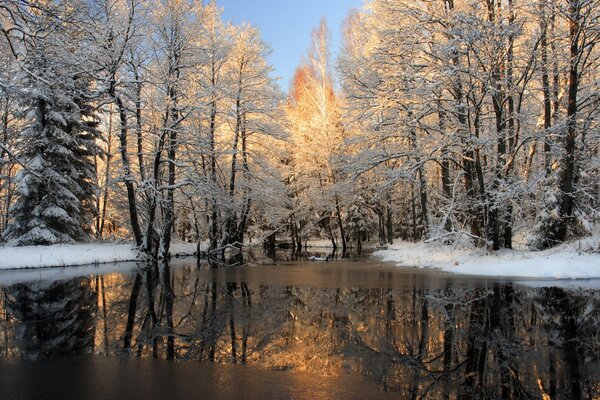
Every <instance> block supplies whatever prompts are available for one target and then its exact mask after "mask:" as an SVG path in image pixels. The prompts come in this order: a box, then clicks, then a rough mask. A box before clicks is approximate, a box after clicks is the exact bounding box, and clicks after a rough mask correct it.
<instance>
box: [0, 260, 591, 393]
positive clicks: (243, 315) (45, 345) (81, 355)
mask: <svg viewBox="0 0 600 400" xmlns="http://www.w3.org/2000/svg"><path fill="white" fill-rule="evenodd" d="M243 262H244V264H243V265H239V266H229V267H217V268H213V267H211V266H209V265H208V264H207V263H206V262H202V263H201V264H200V265H197V264H196V262H195V260H174V261H173V262H171V263H170V265H169V266H166V267H165V266H164V265H161V266H158V271H157V270H156V269H154V268H152V267H151V268H143V266H138V265H135V264H123V265H117V266H110V267H103V268H77V269H63V270H45V271H30V272H3V273H1V274H0V290H1V292H2V296H1V300H0V354H1V361H0V387H1V388H2V389H1V390H2V398H19V399H20V398H23V399H28V398H74V399H75V398H77V399H80V398H117V397H121V398H128V399H131V398H163V399H164V398H168V399H176V398H191V397H194V398H224V399H233V398H235V399H240V398H282V399H287V398H293V399H305V398H306V399H320V398H322V399H326V398H387V397H390V398H392V397H393V398H412V399H418V398H433V399H438V398H447V399H454V398H525V399H527V398H536V399H537V398H548V399H554V398H556V399H563V398H564V399H573V398H585V399H593V398H599V397H600V360H599V359H600V290H596V289H591V288H590V289H585V288H582V287H580V286H590V285H591V286H594V285H595V283H594V282H591V283H590V282H567V283H568V284H569V285H570V286H573V287H570V288H564V287H563V288H559V287H555V286H554V285H555V284H554V283H552V282H539V281H538V282H532V281H515V282H513V281H510V280H504V281H499V280H489V279H480V278H470V277H461V276H455V275H448V274H444V273H441V272H436V271H427V270H415V269H401V268H397V267H394V266H390V264H384V263H379V262H377V261H374V260H372V259H366V258H364V259H354V260H350V261H334V262H327V263H325V262H308V261H290V257H289V255H287V254H285V253H283V254H282V255H281V256H280V257H279V258H278V259H276V260H273V259H269V258H266V257H263V256H260V257H259V256H255V255H253V254H249V255H246V257H245V259H244V260H243ZM540 286H541V287H540ZM563 286H564V285H563ZM596 286H597V285H596Z"/></svg>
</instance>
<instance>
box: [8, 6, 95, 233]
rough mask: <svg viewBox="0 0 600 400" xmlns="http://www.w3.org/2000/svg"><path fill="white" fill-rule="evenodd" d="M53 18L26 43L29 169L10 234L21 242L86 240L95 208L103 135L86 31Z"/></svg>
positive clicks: (25, 156) (23, 151)
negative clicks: (96, 111)
mask: <svg viewBox="0 0 600 400" xmlns="http://www.w3.org/2000/svg"><path fill="white" fill-rule="evenodd" d="M57 7H58V11H60V5H57ZM71 12H72V11H71ZM54 15H58V14H50V13H49V14H48V15H41V16H40V17H39V19H38V20H37V21H36V23H37V24H39V26H40V29H39V30H41V31H42V30H47V31H48V34H47V35H45V36H39V37H32V38H31V39H30V40H29V41H28V42H27V44H26V49H27V53H26V56H25V60H24V64H25V68H24V74H23V79H22V86H23V93H24V96H23V97H24V102H25V109H26V113H25V114H26V120H27V122H28V123H27V126H26V128H25V129H24V131H23V132H22V137H21V141H20V152H19V156H20V158H21V160H22V161H23V162H24V165H25V166H26V167H25V168H23V169H22V170H21V171H20V172H19V174H18V176H17V182H18V191H17V200H16V201H15V203H14V204H13V206H12V207H11V210H10V214H11V221H10V223H9V226H8V227H7V229H6V231H5V232H4V238H5V239H7V240H11V241H13V243H14V244H17V245H30V244H43V245H48V244H54V243H63V242H73V241H82V240H85V239H86V238H87V237H88V235H89V233H90V229H91V221H92V217H93V215H94V212H95V211H94V210H95V199H96V194H97V184H96V173H95V167H94V157H95V156H98V155H101V151H100V149H99V147H98V146H97V144H96V140H97V139H99V136H100V134H99V131H98V130H97V125H98V121H97V119H96V118H95V115H94V109H93V107H92V105H91V103H90V101H89V97H90V96H89V94H90V85H91V80H90V79H89V78H88V75H87V73H86V68H85V67H86V65H85V61H84V59H85V56H84V55H83V54H82V52H83V50H82V49H84V47H83V46H82V43H81V41H82V40H83V38H82V37H83V36H82V35H81V34H80V33H81V32H78V31H77V30H76V29H73V25H71V24H70V22H71V21H74V20H76V19H77V18H76V17H75V16H73V15H72V14H66V15H64V16H62V19H61V22H62V23H61V25H60V27H57V25H56V23H54V22H56V21H53V19H54V18H55V17H54ZM67 32H68V33H67Z"/></svg>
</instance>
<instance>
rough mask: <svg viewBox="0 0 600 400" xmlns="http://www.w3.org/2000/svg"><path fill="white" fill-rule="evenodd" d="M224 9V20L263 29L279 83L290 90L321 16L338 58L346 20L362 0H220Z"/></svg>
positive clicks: (332, 51) (360, 4)
mask: <svg viewBox="0 0 600 400" xmlns="http://www.w3.org/2000/svg"><path fill="white" fill-rule="evenodd" d="M217 3H218V4H219V5H220V6H221V7H223V8H224V12H223V18H224V20H225V21H232V22H233V23H236V24H239V23H242V22H249V23H251V24H252V25H253V26H255V27H257V28H258V29H260V31H261V32H262V37H263V40H264V41H265V42H266V43H268V44H269V45H270V46H271V49H272V50H273V53H272V54H271V57H270V60H269V61H270V62H271V65H272V66H273V68H274V69H275V76H278V77H280V78H281V79H280V81H279V84H280V85H281V88H282V89H283V90H288V88H289V86H290V82H291V80H292V77H293V76H294V71H295V70H296V67H297V66H298V65H299V64H300V62H301V60H302V57H303V56H305V55H306V54H307V52H308V48H309V46H310V40H311V39H310V35H311V32H312V31H313V29H314V28H316V27H317V25H318V24H319V21H320V20H321V17H323V16H324V17H325V18H326V20H327V25H328V27H329V31H330V34H331V41H332V43H331V48H330V51H331V54H332V57H335V56H336V54H337V49H338V48H339V46H340V41H341V29H342V23H343V21H344V19H345V18H346V17H347V16H348V12H349V11H350V10H351V9H352V8H360V7H361V6H362V4H363V0H217Z"/></svg>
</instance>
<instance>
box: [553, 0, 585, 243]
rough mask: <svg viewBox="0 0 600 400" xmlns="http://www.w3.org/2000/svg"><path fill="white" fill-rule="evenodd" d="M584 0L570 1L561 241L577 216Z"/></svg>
mask: <svg viewBox="0 0 600 400" xmlns="http://www.w3.org/2000/svg"><path fill="white" fill-rule="evenodd" d="M580 12H581V2H580V0H570V1H569V38H570V40H571V45H570V57H571V58H570V63H569V64H570V65H569V88H568V92H569V100H568V104H567V136H566V138H565V158H564V161H563V164H564V165H563V171H562V174H561V182H560V189H561V193H562V195H561V197H562V198H561V201H560V219H561V220H560V226H559V228H558V231H557V240H558V241H560V242H564V241H565V240H566V239H567V233H568V227H569V225H570V222H571V221H572V219H573V209H574V205H575V193H574V192H575V187H574V184H575V171H576V162H577V160H576V158H575V150H576V149H575V142H576V138H577V94H578V90H579V56H580V49H579V36H580V28H581V27H580V19H581V15H580Z"/></svg>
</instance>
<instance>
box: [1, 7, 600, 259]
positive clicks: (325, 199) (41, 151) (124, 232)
mask: <svg viewBox="0 0 600 400" xmlns="http://www.w3.org/2000/svg"><path fill="white" fill-rule="evenodd" d="M0 28H1V31H2V35H1V36H0V53H1V54H2V57H1V59H0V116H1V117H0V234H1V237H2V241H3V242H6V244H7V245H16V246H23V245H49V244H55V243H74V242H87V241H94V240H106V241H111V240H119V239H126V240H132V241H133V242H135V245H136V247H137V248H138V249H139V251H140V252H141V253H142V254H145V255H147V256H148V257H150V258H153V259H160V258H163V257H165V256H166V255H167V254H168V251H169V248H170V246H171V242H172V241H174V240H176V241H185V242H191V243H198V245H199V244H200V243H208V244H209V245H208V248H209V250H208V253H209V255H215V256H218V255H219V254H222V253H223V251H224V250H225V249H228V248H240V247H241V246H243V245H245V244H248V243H259V244H263V243H264V244H265V245H266V246H270V247H275V246H278V245H286V246H289V247H292V248H293V249H295V250H302V249H303V248H304V247H305V246H306V241H307V240H308V239H312V238H320V239H326V240H328V241H330V242H331V246H333V247H334V248H339V249H342V251H343V252H345V251H346V249H349V248H350V247H353V248H360V247H361V246H362V244H363V243H364V242H376V243H381V244H383V243H393V241H394V240H397V239H401V240H405V241H414V242H419V241H425V242H437V243H440V244H451V243H456V242H465V243H469V245H472V246H475V247H481V248H486V249H488V250H489V251H494V250H500V249H504V248H508V249H510V248H513V246H520V247H526V248H530V249H534V250H542V249H547V248H551V247H554V246H557V245H559V244H561V243H563V242H565V241H569V240H573V239H577V238H581V237H585V236H590V235H593V234H595V233H596V234H597V233H598V225H599V224H598V222H599V216H600V215H599V211H600V154H599V148H600V132H599V128H600V127H599V124H598V121H599V116H600V94H599V93H600V91H599V89H600V64H599V61H600V60H599V56H600V49H599V48H598V47H597V46H596V44H597V43H598V41H599V40H600V1H598V0H556V1H554V0H535V1H522V0H480V1H472V0H435V1H434V0H429V1H426V0H419V1H408V0H370V1H368V2H366V4H365V5H364V7H363V8H361V9H358V10H354V11H352V12H351V13H350V14H349V15H348V17H347V19H346V22H345V24H344V29H343V45H342V48H341V49H339V51H338V52H337V53H338V54H339V55H338V57H335V58H334V57H333V56H332V53H333V50H332V49H331V41H330V34H329V30H328V27H327V23H326V21H325V20H324V19H323V20H322V22H321V24H320V25H318V26H317V27H315V29H314V31H313V35H312V37H307V38H306V41H307V49H308V50H307V52H306V55H305V57H304V60H303V62H302V63H301V64H300V65H299V66H298V68H297V70H296V74H295V76H294V78H293V80H292V82H290V89H289V91H288V92H287V93H286V91H284V89H283V87H284V86H285V85H286V84H287V82H280V81H279V80H278V79H277V77H275V76H274V73H273V68H272V66H271V65H270V64H269V61H268V60H269V54H270V48H269V44H268V43H265V42H264V41H263V39H262V37H261V33H260V31H259V30H258V29H257V28H256V27H253V26H251V25H249V24H241V25H235V24H232V23H231V22H227V21H225V20H224V18H223V16H222V9H221V8H220V7H219V6H218V5H217V3H216V2H215V1H209V2H203V1H197V0H195V1H186V0H162V1H160V2H147V1H144V0H91V1H83V0H60V1H49V0H2V2H1V3H0Z"/></svg>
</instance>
